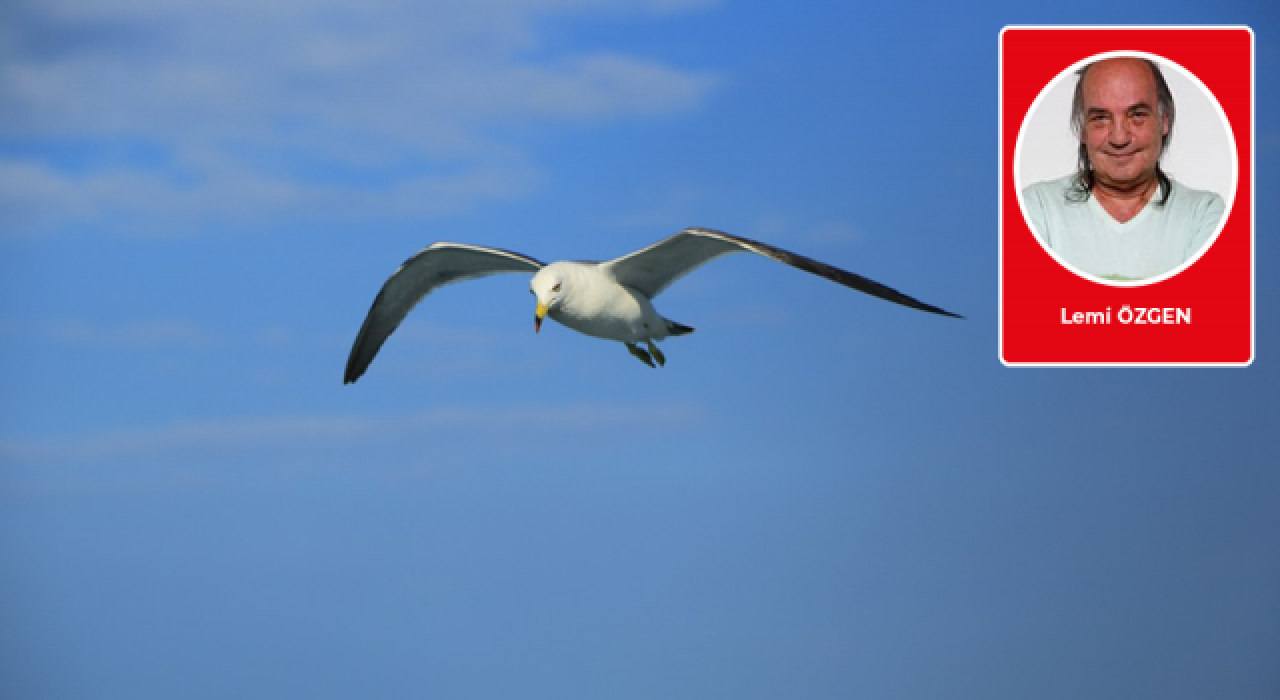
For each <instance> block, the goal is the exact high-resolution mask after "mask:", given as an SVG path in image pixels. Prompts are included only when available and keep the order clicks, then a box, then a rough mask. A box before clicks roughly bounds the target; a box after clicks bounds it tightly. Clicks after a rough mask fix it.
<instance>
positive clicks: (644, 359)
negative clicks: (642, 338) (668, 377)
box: [623, 343, 657, 369]
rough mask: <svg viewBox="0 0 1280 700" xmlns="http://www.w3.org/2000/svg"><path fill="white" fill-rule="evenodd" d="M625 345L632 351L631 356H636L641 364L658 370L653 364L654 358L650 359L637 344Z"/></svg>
mask: <svg viewBox="0 0 1280 700" xmlns="http://www.w3.org/2000/svg"><path fill="white" fill-rule="evenodd" d="M623 345H626V346H627V350H630V351H631V354H632V355H635V356H636V358H637V359H639V360H640V361H641V362H643V363H645V364H646V365H649V366H650V367H653V368H655V369H656V368H657V365H655V364H653V358H651V357H649V353H647V352H645V351H644V348H642V347H640V346H639V345H636V344H635V343H623Z"/></svg>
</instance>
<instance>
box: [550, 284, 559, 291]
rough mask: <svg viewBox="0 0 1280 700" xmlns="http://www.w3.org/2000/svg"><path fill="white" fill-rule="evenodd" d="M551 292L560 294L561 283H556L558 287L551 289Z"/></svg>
mask: <svg viewBox="0 0 1280 700" xmlns="http://www.w3.org/2000/svg"><path fill="white" fill-rule="evenodd" d="M551 291H553V292H558V291H560V283H559V282H556V286H554V287H552V288H551Z"/></svg>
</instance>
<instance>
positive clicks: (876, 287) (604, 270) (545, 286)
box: [343, 228, 963, 384]
mask: <svg viewBox="0 0 1280 700" xmlns="http://www.w3.org/2000/svg"><path fill="white" fill-rule="evenodd" d="M729 253H755V254H757V255H763V256H764V257H766V258H771V259H773V260H777V261H778V262H782V263H786V264H788V265H791V266H792V267H796V268H799V269H801V270H804V271H805V272H809V273H812V274H815V275H818V276H819V277H825V278H827V279H829V280H831V281H833V282H838V283H840V284H843V285H844V286H846V287H850V288H852V289H856V290H858V291H860V292H865V293H867V294H870V295H872V296H876V297H880V298H881V299H885V300H887V301H892V302H894V303H896V304H902V305H903V306H909V307H911V308H913V309H919V310H921V311H928V312H929V313H935V314H941V315H943V316H951V317H952V318H963V316H959V315H957V314H953V313H951V312H950V311H944V310H943V309H940V308H938V307H936V306H933V305H931V304H926V303H924V302H922V301H919V300H917V299H914V298H912V297H909V296H907V295H906V294H903V293H902V292H899V291H897V290H896V289H892V288H890V287H886V286H885V285H883V284H880V283H879V282H875V281H872V280H869V279H867V278H866V277H863V276H861V275H856V274H854V273H852V272H848V271H846V270H841V269H840V268H838V267H833V266H831V265H828V264H826V263H823V262H819V261H817V260H814V259H812V258H807V257H805V256H803V255H798V254H796V253H791V252H788V251H785V250H782V249H781V248H775V247H774V246H771V245H768V244H765V243H760V242H759V241H753V240H750V239H747V238H742V237H739V236H734V235H730V234H728V233H724V232H723V231H715V230H712V229H706V228H688V229H685V230H683V231H681V232H679V233H677V234H675V235H674V236H671V237H669V238H666V239H664V240H661V241H658V242H657V243H654V244H653V245H651V246H649V247H648V248H644V249H642V250H638V251H636V252H634V253H630V254H627V255H624V256H622V257H620V258H615V259H613V260H610V261H608V262H556V263H551V264H550V265H548V264H545V263H542V262H540V261H538V260H535V259H534V258H531V257H529V256H527V255H523V254H521V253H513V252H511V251H509V250H502V249H500V248H487V247H485V246H478V245H470V244H467V243H446V242H439V243H432V244H431V245H429V246H427V247H426V248H423V249H422V250H420V251H418V252H417V253H416V254H415V255H414V256H413V257H411V258H409V259H408V260H406V261H405V263H404V264H403V265H401V266H400V268H399V269H398V270H396V271H395V273H394V274H392V275H391V277H390V278H389V279H388V280H387V282H386V284H384V285H383V286H382V290H381V291H380V292H378V296H377V297H376V298H375V299H374V300H373V307H372V308H370V309H369V315H368V316H366V317H365V319H364V325H362V326H360V332H359V333H358V334H357V335H356V340H355V343H354V344H353V345H352V346H351V356H350V357H349V358H348V359H347V371H346V374H345V376H344V377H343V383H344V384H351V383H352V382H355V381H356V380H357V379H359V378H360V377H361V375H363V374H364V373H365V370H367V369H368V368H369V364H370V363H371V362H373V358H374V356H375V355H377V354H378V350H379V349H381V348H382V344H383V343H385V342H386V341H387V338H388V337H389V336H390V335H391V333H392V332H393V331H395V329H396V327H397V326H399V325H400V322H401V321H403V320H404V318H405V316H407V315H408V314H409V312H410V311H411V310H412V309H413V307H414V306H416V305H417V304H418V302H420V301H422V300H423V298H425V297H426V296H427V295H428V294H430V293H431V292H433V291H435V290H436V289H437V288H439V287H442V286H444V285H446V284H449V283H452V282H461V281H464V280H469V279H475V278H477V277H485V276H488V275H494V274H498V273H500V272H524V273H533V279H532V280H531V281H530V283H529V291H530V292H532V293H533V295H534V297H536V298H537V307H536V308H535V310H534V319H533V330H534V332H535V333H536V332H539V331H541V330H542V320H543V319H544V318H546V317H548V316H550V317H551V318H552V319H555V320H556V321H558V322H559V323H561V324H563V325H565V326H568V327H569V328H572V329H573V330H575V331H578V332H579V333H585V334H586V335H590V336H595V337H597V338H604V339H606V340H616V341H618V342H621V343H622V344H623V345H625V346H626V347H627V350H628V351H629V352H630V353H631V354H632V355H634V356H635V357H636V358H637V359H639V360H640V361H641V362H643V363H645V364H646V365H649V366H650V367H656V366H657V365H665V364H666V363H667V358H666V356H665V355H663V353H662V351H661V350H659V349H658V346H657V345H654V343H655V342H656V341H660V340H662V339H663V338H666V337H668V336H673V335H684V334H686V333H692V332H693V329H692V328H690V327H689V326H686V325H684V324H682V323H676V322H675V321H672V320H670V319H667V318H663V317H662V316H661V315H659V314H658V312H657V310H656V309H654V308H653V298H654V297H656V296H658V294H659V293H661V292H662V290H664V289H666V288H667V287H668V286H670V285H671V283H672V282H675V281H676V280H678V279H680V278H681V277H683V276H684V275H686V274H688V273H689V272H692V271H693V270H694V269H696V268H698V267H700V266H701V265H703V264H704V263H707V262H709V261H711V260H712V259H714V258H718V257H720V256H721V255H727V254H729ZM641 343H644V345H645V347H640V344H641ZM655 361H657V365H655V364H654V362H655Z"/></svg>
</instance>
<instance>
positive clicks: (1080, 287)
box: [1000, 28, 1253, 364]
mask: <svg viewBox="0 0 1280 700" xmlns="http://www.w3.org/2000/svg"><path fill="white" fill-rule="evenodd" d="M1252 43H1253V37H1252V35H1251V34H1250V33H1249V32H1248V31H1247V30H1245V29H1185V28H1179V29H1129V28H1125V29H1094V28H1090V29H1014V28H1010V29H1006V30H1005V31H1004V32H1003V34H1002V35H1001V48H1002V59H1001V62H1002V66H1001V68H1002V85H1001V90H1002V99H1003V107H1002V110H1001V114H1000V138H1001V146H1002V148H1003V151H1002V154H1001V163H1000V186H1001V192H1002V202H1003V204H1002V207H1001V209H1002V210H1001V212H1000V216H1001V220H1002V229H1001V231H1002V233H1001V243H1000V245H1001V269H1000V275H1001V292H1000V297H1001V298H1000V303H1001V319H1000V324H1001V343H1000V344H1001V347H1000V355H1001V358H1002V359H1003V360H1004V361H1005V362H1006V363H1009V364H1018V363H1031V364H1042V363H1085V364H1087V363H1099V364H1112V363H1116V364H1128V363H1132V364H1147V363H1151V364H1165V363H1169V364H1181V363H1191V364H1195V363H1223V364H1244V363H1248V362H1251V361H1252V359H1253V308H1252V305H1253V292H1252V290H1253V261H1252V250H1251V247H1252V226H1253V222H1252V220H1251V219H1252V214H1251V212H1252V207H1253V202H1252V195H1253V183H1252V180H1251V178H1250V173H1251V171H1252V168H1253V161H1252V155H1253V143H1252V141H1251V138H1252V132H1253V124H1252V117H1253V103H1252V98H1253V95H1252V86H1253V76H1252V70H1253V65H1252V57H1251V56H1252ZM1107 51H1143V52H1146V53H1151V54H1155V55H1156V56H1160V57H1164V58H1168V59H1169V60H1171V61H1173V62H1175V63H1177V64H1178V65H1181V66H1182V67H1183V68H1186V69H1187V70H1188V71H1190V72H1191V73H1193V74H1195V75H1196V76H1197V77H1198V78H1200V80H1201V81H1202V82H1203V83H1204V84H1205V86H1207V87H1208V88H1209V90H1210V91H1211V92H1212V93H1213V94H1214V96H1215V97H1217V99H1218V102H1219V103H1220V104H1221V105H1222V109H1223V111H1224V112H1225V113H1226V115H1227V119H1228V121H1229V122H1230V123H1231V129H1232V131H1233V132H1234V136H1235V141H1236V156H1237V161H1238V163H1237V167H1238V168H1239V170H1238V177H1239V180H1238V184H1237V186H1236V197H1235V202H1234V203H1230V202H1229V203H1228V204H1230V205H1231V208H1230V209H1229V210H1228V211H1227V223H1226V226H1225V227H1224V228H1223V230H1222V233H1221V234H1219V236H1218V238H1217V240H1216V241H1214V243H1213V245H1211V246H1210V247H1209V250H1208V251H1206V252H1205V254H1204V255H1203V256H1201V257H1200V259H1199V260H1197V261H1196V262H1195V263H1193V264H1192V265H1191V266H1190V267H1188V268H1187V269H1185V270H1183V271H1182V272H1181V273H1179V274H1177V275H1174V276H1173V277H1170V278H1169V279H1166V280H1164V281H1161V282H1156V283H1154V284H1149V285H1146V286H1142V287H1111V286H1108V285H1105V284H1101V283H1096V282H1091V281H1089V280H1086V279H1083V278H1081V277H1079V276H1077V275H1075V274H1074V273H1072V272H1070V271H1069V270H1067V269H1065V268H1063V267H1062V266H1061V265H1059V264H1058V262H1057V261H1056V260H1054V259H1053V258H1052V257H1050V255H1049V254H1048V253H1047V252H1045V250H1044V248H1042V247H1041V246H1040V244H1039V242H1038V241H1037V240H1036V239H1035V237H1034V235H1033V234H1032V233H1031V230H1030V229H1029V228H1028V226H1027V224H1026V221H1025V219H1024V218H1023V216H1022V211H1021V209H1020V208H1019V206H1018V198H1017V186H1016V184H1015V182H1014V179H1013V156H1014V145H1015V143H1016V140H1017V137H1018V130H1019V129H1020V128H1021V126H1022V122H1023V118H1024V117H1025V116H1026V114H1027V111H1028V110H1029V109H1030V107H1031V103H1032V101H1034V100H1035V98H1036V96H1037V95H1038V94H1039V93H1040V91H1041V90H1042V89H1043V88H1044V87H1045V86H1046V85H1048V84H1049V82H1050V81H1051V80H1053V79H1054V78H1055V77H1057V75H1058V74H1059V73H1061V72H1062V71H1063V70H1065V69H1066V68H1068V67H1069V66H1071V65H1072V64H1074V63H1076V62H1077V61H1080V60H1081V59H1084V58H1087V57H1089V56H1092V55H1094V54H1099V53H1104V52H1107ZM1064 118H1065V117H1064ZM1174 129H1175V131H1176V129H1177V126H1176V125H1175V126H1174ZM1071 165H1072V164H1066V165H1064V173H1065V172H1066V169H1067V168H1070V167H1071ZM1219 194H1222V195H1223V196H1224V197H1225V196H1226V195H1227V193H1225V192H1224V193H1219ZM1126 304H1127V305H1129V306H1130V307H1140V306H1141V307H1158V308H1165V307H1172V308H1179V309H1186V308H1189V309H1191V310H1192V311H1191V314H1192V316H1191V321H1192V322H1191V324H1189V325H1132V324H1130V325H1126V324H1122V323H1119V322H1118V321H1117V320H1116V318H1115V315H1116V312H1117V311H1118V310H1119V309H1120V307H1122V306H1124V305H1126ZM1108 306H1109V307H1111V323H1110V324H1109V325H1067V324H1063V323H1062V309H1064V308H1065V309H1066V310H1067V314H1068V316H1069V315H1070V314H1071V313H1073V312H1076V311H1104V310H1105V309H1106V308H1107V307H1108Z"/></svg>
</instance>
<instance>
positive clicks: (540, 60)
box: [0, 0, 714, 230]
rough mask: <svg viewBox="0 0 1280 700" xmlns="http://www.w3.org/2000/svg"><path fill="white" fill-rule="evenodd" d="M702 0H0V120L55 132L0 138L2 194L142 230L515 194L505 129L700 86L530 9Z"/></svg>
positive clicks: (707, 79) (558, 11)
mask: <svg viewBox="0 0 1280 700" xmlns="http://www.w3.org/2000/svg"><path fill="white" fill-rule="evenodd" d="M698 4H701V3H698V2H663V1H660V0H659V1H652V2H644V1H621V2H612V1H608V0H577V1H573V0H492V1H490V2H475V1H464V0H435V1H433V2H411V1H410V0H359V1H357V0H315V1H305V0H268V1H266V2H262V1H251V0H227V1H225V2H218V3H195V2H169V1H160V0H120V1H113V2H107V1H105V0H14V1H13V2H7V3H5V4H4V5H3V8H0V104H4V105H5V109H4V110H3V112H0V137H3V138H6V139H9V140H10V141H24V140H25V141H28V142H29V143H38V144H41V145H42V146H50V145H52V146H54V147H52V148H38V149H35V150H34V151H33V150H32V149H23V150H22V151H21V155H18V154H16V153H10V154H8V155H4V156H0V204H3V205H5V207H6V211H10V212H13V211H15V209H13V208H11V207H14V206H16V208H17V209H16V210H17V211H18V213H19V214H20V216H17V217H16V218H13V219H11V221H17V222H18V223H19V224H21V225H23V226H27V227H31V228H34V229H41V228H43V229H49V228H57V227H58V226H59V225H65V224H66V223H67V222H75V221H103V220H106V219H110V218H112V217H115V218H116V219H117V220H119V219H120V218H123V219H124V220H126V221H128V222H136V223H137V225H138V227H139V228H144V229H151V230H158V229H163V228H164V225H163V224H166V223H173V222H174V221H175V220H176V222H178V223H183V224H190V223H192V222H193V221H197V220H200V219H202V218H207V217H210V216H213V217H215V218H219V219H224V218H226V217H229V216H230V214H229V211H231V210H235V211H239V212H242V214H241V216H244V217H246V218H249V219H254V218H261V216H262V215H264V214H265V215H268V216H272V217H279V216H295V215H298V214H300V213H310V214H311V215H315V216H319V217H328V216H331V215H333V213H334V212H341V214H342V215H343V216H354V217H369V216H384V215H391V216H433V215H439V214H442V213H449V212H452V211H456V210H458V209H460V208H466V207H469V206H473V205H474V204H476V203H477V202H481V201H485V200H491V199H501V198H509V197H515V196H520V195H523V194H526V193H528V192H529V191H531V189H532V188H533V187H535V186H536V184H537V182H538V177H539V176H538V168H537V166H536V164H535V163H534V162H533V161H532V154H530V153H528V152H527V151H525V150H524V149H523V148H522V147H521V146H520V145H519V144H516V143H512V142H510V141H508V140H506V139H504V138H503V137H502V136H500V135H499V133H500V132H501V131H502V129H503V127H508V126H510V125H521V126H524V125H528V124H531V123H532V124H537V123H539V122H544V123H546V122H581V123H590V122H593V121H600V120H609V119H619V118H627V117H635V116H646V115H656V114H669V113H674V112H680V111H682V110H688V109H691V108H696V107H697V106H698V105H700V104H701V103H702V102H703V101H704V100H705V98H706V95H707V93H708V90H709V89H710V88H711V86H712V85H713V83H714V79H713V77H712V76H710V75H708V74H705V73H699V72H693V71H688V70H682V69H680V68H677V67H673V66H670V65H666V64H664V63H662V62H660V61H657V60H654V59H652V58H648V57H642V56H632V55H625V54H620V53H616V52H615V53H609V52H600V51H584V50H573V49H571V48H564V47H561V46H559V45H558V44H556V43H555V42H550V41H548V40H547V39H546V37H545V36H544V35H546V34H547V32H546V29H545V28H546V26H547V25H548V24H549V23H551V22H553V21H554V20H557V19H562V18H567V17H570V16H575V17H581V16H588V17H590V16H593V15H594V16H596V17H598V18H599V21H609V20H616V19H617V18H616V17H608V16H609V15H614V16H616V15H627V14H630V15H642V16H643V15H650V16H652V15H658V14H662V13H667V12H673V11H678V10H684V9H688V8H689V7H690V6H694V5H698ZM228 203H234V205H235V206H228ZM243 212H250V213H247V214H246V213H243ZM233 223H234V222H233ZM124 227H125V228H128V225H127V224H126V225H124Z"/></svg>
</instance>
